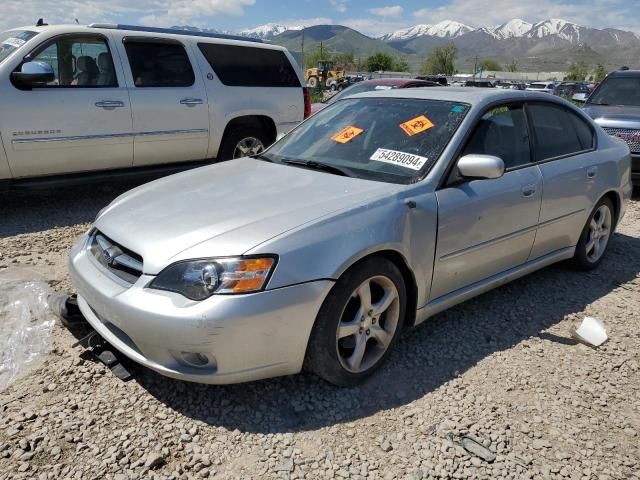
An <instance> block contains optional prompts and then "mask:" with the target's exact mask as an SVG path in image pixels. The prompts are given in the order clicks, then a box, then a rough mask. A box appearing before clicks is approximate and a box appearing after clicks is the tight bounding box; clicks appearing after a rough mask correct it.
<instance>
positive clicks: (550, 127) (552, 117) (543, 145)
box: [527, 103, 594, 162]
mask: <svg viewBox="0 0 640 480" xmlns="http://www.w3.org/2000/svg"><path fill="white" fill-rule="evenodd" d="M527 109H528V111H529V116H530V122H531V125H532V126H533V129H534V131H535V140H534V161H536V162H539V161H543V160H549V159H551V158H556V157H566V156H569V155H574V154H577V153H580V152H582V151H585V150H590V149H591V148H593V143H594V139H593V132H592V131H591V128H590V127H589V125H587V124H586V123H585V122H584V120H582V119H580V118H578V117H577V115H575V114H574V113H572V112H570V111H568V110H567V109H566V108H564V107H563V106H561V105H553V104H550V103H532V104H530V105H528V107H527Z"/></svg>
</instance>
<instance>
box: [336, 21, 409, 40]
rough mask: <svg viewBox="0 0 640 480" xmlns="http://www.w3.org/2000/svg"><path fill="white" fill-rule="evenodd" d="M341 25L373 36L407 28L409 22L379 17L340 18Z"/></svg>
mask: <svg viewBox="0 0 640 480" xmlns="http://www.w3.org/2000/svg"><path fill="white" fill-rule="evenodd" d="M338 23H339V24H340V25H344V26H346V27H350V28H353V29H354V30H357V31H359V32H360V33H363V34H365V35H368V36H370V37H372V38H376V37H381V36H382V35H385V34H387V33H391V32H395V31H396V30H400V29H401V28H406V27H407V23H406V22H401V21H381V20H379V19H377V18H350V19H347V20H340V21H339V22H338Z"/></svg>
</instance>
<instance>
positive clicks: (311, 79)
mask: <svg viewBox="0 0 640 480" xmlns="http://www.w3.org/2000/svg"><path fill="white" fill-rule="evenodd" d="M317 86H318V77H309V80H307V87H310V88H316V87H317Z"/></svg>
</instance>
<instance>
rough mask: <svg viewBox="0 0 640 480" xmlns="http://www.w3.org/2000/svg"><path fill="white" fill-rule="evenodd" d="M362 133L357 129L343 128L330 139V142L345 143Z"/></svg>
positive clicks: (351, 127)
mask: <svg viewBox="0 0 640 480" xmlns="http://www.w3.org/2000/svg"><path fill="white" fill-rule="evenodd" d="M362 132H364V130H362V129H361V128H358V127H353V126H349V127H345V128H343V129H342V130H340V131H339V132H338V133H336V134H335V135H334V136H333V137H331V140H333V141H334V142H338V143H347V142H350V141H351V140H353V139H354V138H356V137H357V136H358V135H360V134H361V133H362Z"/></svg>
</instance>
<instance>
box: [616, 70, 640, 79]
mask: <svg viewBox="0 0 640 480" xmlns="http://www.w3.org/2000/svg"><path fill="white" fill-rule="evenodd" d="M608 76H609V77H631V78H638V77H640V70H616V71H614V72H611V73H610V74H609V75H608Z"/></svg>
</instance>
